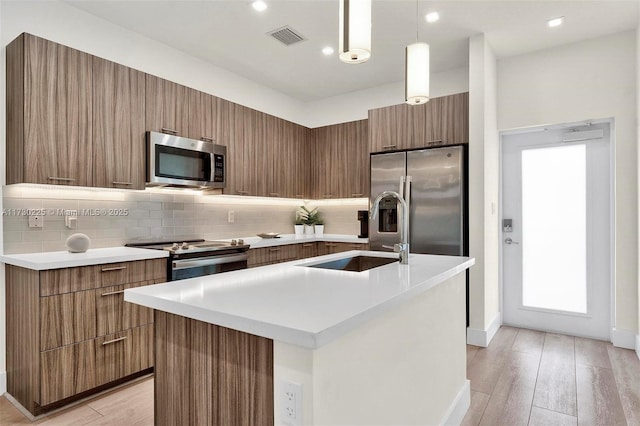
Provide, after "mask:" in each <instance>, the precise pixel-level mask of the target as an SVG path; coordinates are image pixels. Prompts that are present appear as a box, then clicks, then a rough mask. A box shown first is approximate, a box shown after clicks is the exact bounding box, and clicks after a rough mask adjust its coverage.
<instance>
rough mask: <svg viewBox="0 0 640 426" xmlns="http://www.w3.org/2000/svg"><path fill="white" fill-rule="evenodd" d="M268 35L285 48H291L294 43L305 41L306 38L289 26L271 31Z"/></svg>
mask: <svg viewBox="0 0 640 426" xmlns="http://www.w3.org/2000/svg"><path fill="white" fill-rule="evenodd" d="M267 35H270V36H271V37H273V38H275V39H276V40H278V41H279V42H280V43H282V44H284V45H285V46H291V45H292V44H294V43H297V42H299V41H304V40H305V38H304V37H303V36H302V35H300V33H299V32H297V31H296V30H294V29H293V28H291V27H290V26H288V25H287V26H284V27H282V28H278V29H275V30H273V31H269V32H268V33H267Z"/></svg>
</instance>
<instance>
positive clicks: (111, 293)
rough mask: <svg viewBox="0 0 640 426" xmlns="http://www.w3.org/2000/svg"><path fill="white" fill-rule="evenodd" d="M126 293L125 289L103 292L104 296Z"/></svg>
mask: <svg viewBox="0 0 640 426" xmlns="http://www.w3.org/2000/svg"><path fill="white" fill-rule="evenodd" d="M122 293H124V290H118V291H110V292H108V293H102V296H103V297H104V296H113V295H114V294H122Z"/></svg>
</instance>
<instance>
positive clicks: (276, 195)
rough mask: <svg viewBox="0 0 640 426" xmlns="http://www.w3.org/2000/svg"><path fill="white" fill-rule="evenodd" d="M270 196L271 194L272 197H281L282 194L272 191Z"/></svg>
mask: <svg viewBox="0 0 640 426" xmlns="http://www.w3.org/2000/svg"><path fill="white" fill-rule="evenodd" d="M269 196H270V197H279V196H280V194H278V193H277V192H270V193H269Z"/></svg>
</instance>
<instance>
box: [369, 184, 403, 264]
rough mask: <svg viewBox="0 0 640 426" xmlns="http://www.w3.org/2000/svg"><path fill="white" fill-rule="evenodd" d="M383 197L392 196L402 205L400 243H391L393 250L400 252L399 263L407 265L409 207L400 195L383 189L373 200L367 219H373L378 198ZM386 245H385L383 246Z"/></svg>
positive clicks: (378, 202) (377, 208)
mask: <svg viewBox="0 0 640 426" xmlns="http://www.w3.org/2000/svg"><path fill="white" fill-rule="evenodd" d="M385 197H393V198H395V199H397V200H398V201H399V202H400V206H401V207H402V230H401V231H400V243H398V244H394V245H393V251H395V252H396V253H399V254H400V263H401V264H403V265H407V264H408V263H409V208H408V206H407V203H406V201H404V198H402V195H400V194H398V193H397V192H395V191H383V192H381V193H380V194H379V195H378V196H377V197H376V199H375V200H373V206H372V207H371V211H370V212H369V219H371V220H373V219H375V218H376V216H377V215H378V210H379V209H380V200H382V199H383V198H385ZM383 247H386V246H383Z"/></svg>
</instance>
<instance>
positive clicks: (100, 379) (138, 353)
mask: <svg viewBox="0 0 640 426" xmlns="http://www.w3.org/2000/svg"><path fill="white" fill-rule="evenodd" d="M94 342H95V351H96V369H95V371H96V385H97V386H100V385H103V384H105V383H109V382H112V381H114V380H118V379H120V378H122V377H125V376H128V375H130V374H133V373H136V372H138V371H142V370H145V369H147V368H149V367H153V360H154V356H153V324H148V325H143V326H142V327H136V328H133V329H130V330H127V331H123V332H120V333H115V334H109V335H107V336H103V337H98V338H97V339H95V340H94Z"/></svg>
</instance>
